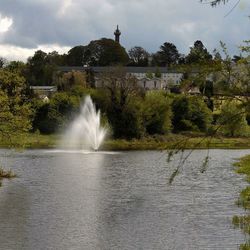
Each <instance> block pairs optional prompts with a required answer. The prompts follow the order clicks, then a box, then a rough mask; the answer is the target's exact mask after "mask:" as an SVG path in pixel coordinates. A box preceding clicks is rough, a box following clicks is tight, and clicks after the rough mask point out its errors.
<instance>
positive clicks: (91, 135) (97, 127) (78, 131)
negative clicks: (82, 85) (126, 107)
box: [63, 96, 107, 151]
mask: <svg viewBox="0 0 250 250" xmlns="http://www.w3.org/2000/svg"><path fill="white" fill-rule="evenodd" d="M106 133H107V129H106V128H104V127H102V126H101V115H100V110H98V111H96V108H95V105H94V104H93V102H92V100H91V98H90V96H87V97H86V98H85V100H84V103H83V105H82V106H81V111H80V114H79V116H78V117H76V119H75V120H74V121H73V122H72V123H71V125H70V127H69V129H68V130H67V132H66V135H65V137H64V142H63V144H64V145H66V146H67V147H69V148H78V149H92V150H95V151H96V150H98V148H99V147H100V145H101V143H102V142H103V140H104V138H105V135H106Z"/></svg>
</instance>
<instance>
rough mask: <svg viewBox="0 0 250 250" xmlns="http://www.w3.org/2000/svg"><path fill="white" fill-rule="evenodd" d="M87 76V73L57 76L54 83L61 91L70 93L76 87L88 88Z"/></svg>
mask: <svg viewBox="0 0 250 250" xmlns="http://www.w3.org/2000/svg"><path fill="white" fill-rule="evenodd" d="M86 78H87V76H86V73H85V72H80V71H70V72H67V73H64V74H62V75H61V74H60V75H57V77H56V80H54V83H55V84H56V85H57V87H58V90H59V91H70V90H72V89H73V88H75V87H82V88H86V87H87V79H86Z"/></svg>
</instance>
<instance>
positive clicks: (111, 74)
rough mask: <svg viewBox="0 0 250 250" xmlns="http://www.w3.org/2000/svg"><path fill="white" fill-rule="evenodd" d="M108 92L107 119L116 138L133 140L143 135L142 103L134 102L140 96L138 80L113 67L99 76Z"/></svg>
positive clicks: (119, 68) (122, 69) (121, 69)
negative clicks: (140, 112) (140, 111)
mask: <svg viewBox="0 0 250 250" xmlns="http://www.w3.org/2000/svg"><path fill="white" fill-rule="evenodd" d="M99 78H100V79H101V80H102V82H103V83H104V88H105V89H106V91H107V92H108V98H109V105H108V107H107V110H106V112H107V117H108V120H109V122H110V124H111V126H112V129H113V135H114V137H115V138H128V139H130V138H133V137H140V136H141V135H142V131H143V130H142V128H141V126H142V121H141V119H140V115H139V110H140V107H139V106H140V103H139V102H137V101H134V100H135V99H136V97H138V98H139V96H140V93H141V92H140V88H139V87H138V85H137V79H136V78H135V77H133V76H128V75H126V71H125V69H124V68H122V67H111V68H108V69H107V70H106V71H105V72H103V73H102V74H101V75H99Z"/></svg>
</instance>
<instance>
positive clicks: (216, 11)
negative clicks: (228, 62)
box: [0, 0, 250, 53]
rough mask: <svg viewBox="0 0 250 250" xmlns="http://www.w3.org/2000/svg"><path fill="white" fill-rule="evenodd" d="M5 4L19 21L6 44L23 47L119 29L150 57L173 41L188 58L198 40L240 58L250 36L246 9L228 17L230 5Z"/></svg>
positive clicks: (90, 0)
mask: <svg viewBox="0 0 250 250" xmlns="http://www.w3.org/2000/svg"><path fill="white" fill-rule="evenodd" d="M0 5H1V6H0V13H1V14H2V15H4V16H8V17H12V18H13V21H14V23H13V26H12V27H11V29H10V30H9V31H8V32H6V34H5V35H4V36H3V38H2V39H1V42H2V43H5V44H11V45H15V46H19V47H24V48H36V47H37V46H39V45H41V44H58V45H60V46H72V47H73V46H75V45H78V44H87V43H88V42H89V41H90V40H93V39H99V38H101V37H111V38H112V37H113V31H114V28H115V26H116V24H119V25H120V28H121V32H122V36H121V42H122V44H123V46H124V47H126V48H127V49H129V48H130V47H132V46H135V45H140V46H142V47H144V48H146V49H147V50H149V51H150V52H154V51H157V50H158V48H159V46H160V45H161V44H162V43H164V42H166V41H169V42H173V43H175V44H176V45H177V47H178V49H179V50H180V51H181V52H183V53H188V51H189V45H190V44H193V42H194V41H195V40H197V39H199V40H202V41H203V42H204V44H206V46H207V47H208V49H209V50H210V51H212V49H213V48H215V47H218V44H219V40H223V41H225V42H226V43H228V46H229V49H230V50H231V51H232V53H235V52H236V50H237V48H236V45H238V44H240V43H241V41H242V40H244V39H247V38H249V37H250V32H249V21H248V19H247V18H245V16H246V13H247V8H245V10H242V9H240V8H238V9H236V10H235V11H234V12H232V13H231V15H229V16H228V17H227V18H224V17H223V16H224V15H225V13H226V12H227V10H228V8H230V6H226V7H220V8H210V7H209V6H207V5H201V4H200V3H199V2H198V1H196V0H190V1H183V0H168V1H166V0H154V1H152V0H126V1H124V0H71V1H70V0H60V1H59V0H50V1H49V0H36V1H34V0H12V1H9V0H1V4H0ZM64 7H65V8H64ZM248 10H249V9H248ZM248 14H249V13H248Z"/></svg>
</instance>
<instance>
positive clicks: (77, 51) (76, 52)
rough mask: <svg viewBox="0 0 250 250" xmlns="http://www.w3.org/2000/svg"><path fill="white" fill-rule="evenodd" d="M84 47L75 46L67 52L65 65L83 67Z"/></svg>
mask: <svg viewBox="0 0 250 250" xmlns="http://www.w3.org/2000/svg"><path fill="white" fill-rule="evenodd" d="M85 48H86V46H82V45H79V46H75V47H73V48H72V49H70V50H69V51H68V54H67V65H68V66H83V65H84V62H83V56H84V51H85Z"/></svg>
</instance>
